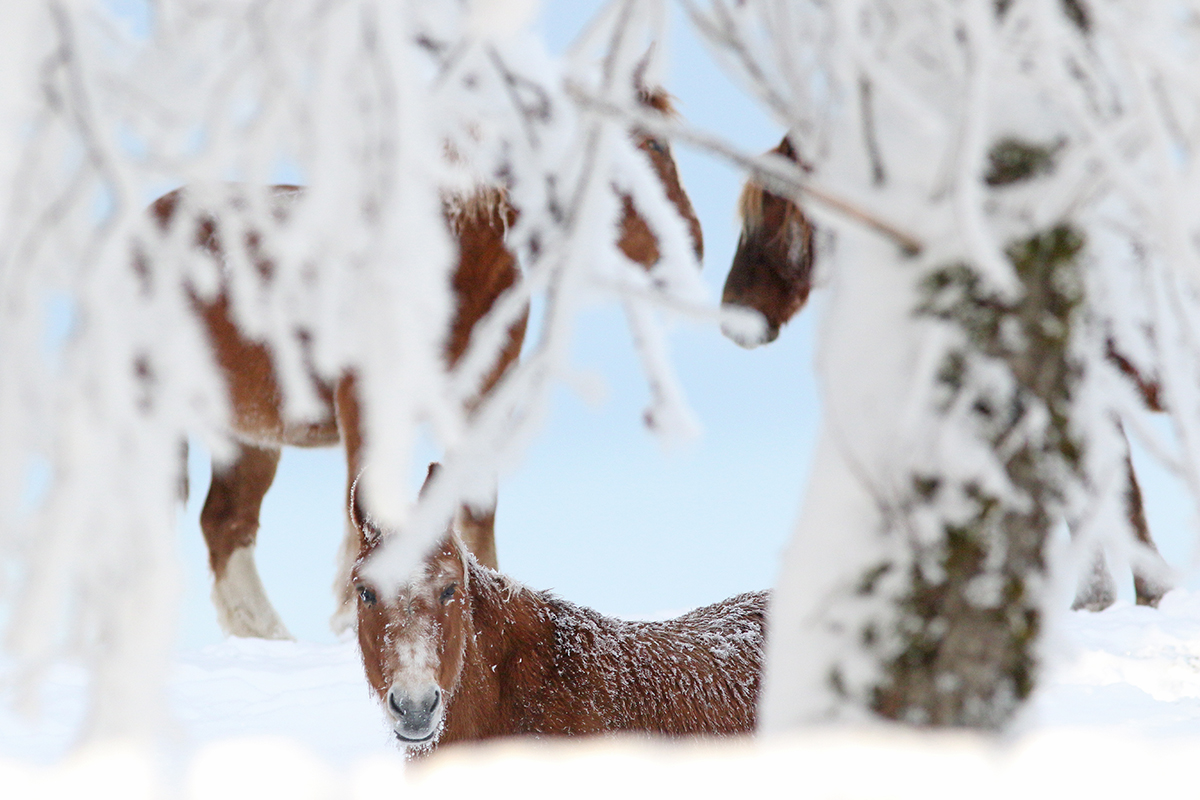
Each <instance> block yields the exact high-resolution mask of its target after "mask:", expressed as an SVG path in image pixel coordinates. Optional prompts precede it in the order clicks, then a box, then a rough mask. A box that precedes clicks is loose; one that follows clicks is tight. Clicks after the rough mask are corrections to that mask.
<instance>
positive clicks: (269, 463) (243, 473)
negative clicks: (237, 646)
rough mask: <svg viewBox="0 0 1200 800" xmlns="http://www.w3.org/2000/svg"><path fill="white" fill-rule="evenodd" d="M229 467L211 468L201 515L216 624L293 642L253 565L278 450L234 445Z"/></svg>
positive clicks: (243, 633)
mask: <svg viewBox="0 0 1200 800" xmlns="http://www.w3.org/2000/svg"><path fill="white" fill-rule="evenodd" d="M235 447H236V448H237V455H236V457H235V458H234V459H233V461H231V462H230V463H228V464H221V465H218V464H215V463H214V464H213V476H212V485H211V486H210V487H209V490H208V497H207V498H205V500H204V509H203V510H202V511H201V512H200V527H201V529H202V530H203V531H204V540H205V542H207V544H208V561H209V565H210V566H211V567H212V571H213V591H212V597H213V605H215V606H216V608H217V622H218V623H219V624H220V625H221V630H222V631H224V632H225V634H226V635H229V636H245V637H257V638H260V639H291V638H292V635H291V634H290V633H288V630H287V628H286V627H284V625H283V621H282V620H280V619H279V615H278V614H277V613H276V612H275V609H274V608H273V607H272V606H271V601H270V600H268V599H267V593H266V591H265V590H264V589H263V585H262V580H261V579H260V578H259V577H258V570H257V569H256V568H255V566H254V543H255V539H256V538H257V536H258V515H259V511H260V509H261V508H262V500H263V496H264V495H265V494H266V493H267V489H269V488H270V486H271V481H272V480H274V479H275V468H276V467H277V466H278V465H279V450H278V449H266V448H261V447H254V446H252V445H244V444H237V445H235Z"/></svg>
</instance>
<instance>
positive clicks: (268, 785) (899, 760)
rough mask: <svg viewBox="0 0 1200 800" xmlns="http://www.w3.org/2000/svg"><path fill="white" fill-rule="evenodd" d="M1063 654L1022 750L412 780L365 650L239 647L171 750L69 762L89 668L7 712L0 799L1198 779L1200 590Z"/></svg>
mask: <svg viewBox="0 0 1200 800" xmlns="http://www.w3.org/2000/svg"><path fill="white" fill-rule="evenodd" d="M1057 650H1058V658H1059V660H1060V664H1059V667H1058V668H1057V669H1055V670H1053V671H1052V672H1051V673H1050V674H1049V675H1048V676H1047V678H1046V680H1045V682H1044V684H1043V687H1042V690H1041V691H1040V692H1039V694H1038V696H1037V698H1036V699H1035V701H1034V702H1033V703H1032V704H1031V707H1030V710H1029V713H1028V715H1027V716H1026V718H1025V719H1024V720H1023V721H1022V731H1023V732H1022V733H1021V734H1020V735H1016V736H1013V737H1011V738H1010V739H1008V740H1005V741H1002V742H997V741H995V740H992V739H986V738H982V737H977V736H973V735H969V734H937V735H932V734H919V733H915V732H912V731H907V730H903V729H891V728H883V729H871V730H848V729H840V730H822V731H813V732H809V733H806V734H804V735H800V736H795V737H791V738H780V739H763V740H759V741H757V742H756V741H751V740H740V741H734V742H728V741H727V742H725V743H720V744H718V743H711V742H710V743H699V744H696V743H692V744H667V743H663V742H647V741H645V740H637V739H632V738H620V739H608V740H591V741H582V740H576V741H571V742H567V741H563V742H554V743H549V744H538V743H534V742H508V743H502V744H497V745H492V746H488V747H478V748H458V749H447V750H446V751H445V752H443V753H442V754H440V755H438V756H437V757H435V758H433V759H430V760H429V761H427V762H424V763H420V764H417V765H415V766H413V767H411V768H408V769H406V767H405V764H404V762H403V759H402V757H401V755H400V753H399V752H398V751H397V750H396V749H395V747H394V746H393V745H392V744H391V742H390V740H389V738H388V733H387V730H386V727H385V725H384V724H383V719H382V714H381V712H380V711H379V709H378V708H377V707H376V705H375V703H374V702H373V700H372V699H371V697H370V695H369V693H368V691H367V687H366V681H365V679H364V678H363V674H362V667H361V665H360V663H359V658H358V652H357V647H356V646H355V645H354V644H353V643H352V642H344V643H341V644H335V645H317V644H312V643H304V642H263V641H256V640H239V639H231V640H228V641H226V642H225V643H224V644H221V645H218V646H215V647H209V648H205V649H204V650H200V651H194V652H189V653H185V654H183V655H181V656H180V657H179V658H178V659H177V663H176V666H175V671H174V677H173V679H172V681H171V684H170V695H171V700H172V705H173V710H174V713H175V717H176V720H177V728H176V730H175V731H174V732H173V733H172V734H171V735H170V736H168V737H166V738H165V739H164V741H163V742H161V743H159V744H158V746H157V747H156V748H154V749H138V748H134V747H132V746H119V745H109V746H107V747H101V748H93V749H87V750H83V751H81V752H76V753H74V754H73V755H70V756H65V757H64V755H63V754H65V753H68V752H69V751H70V745H71V742H72V736H73V735H74V731H75V730H77V725H78V722H79V719H80V718H81V716H82V703H83V701H84V699H85V697H86V692H85V685H84V679H83V673H82V671H81V670H78V669H74V668H68V667H60V668H56V669H55V670H53V671H52V672H51V674H50V675H49V676H48V680H47V683H46V685H45V687H44V690H43V692H42V700H43V708H42V716H41V717H40V720H35V721H32V722H31V721H28V720H25V719H22V718H20V717H17V716H16V715H15V714H13V713H12V712H11V711H8V710H0V798H3V800H23V799H24V798H70V799H71V800H75V799H76V798H83V797H86V798H95V797H110V796H114V797H121V798H129V800H138V799H139V798H174V797H179V798H187V800H205V799H207V798H214V800H237V799H238V798H243V797H245V798H254V800H264V799H265V798H288V800H299V799H303V798H371V800H378V799H379V798H382V797H399V798H403V797H447V796H452V797H460V798H469V797H472V796H474V795H475V794H476V793H478V795H479V796H487V797H488V798H489V799H491V798H497V799H498V798H504V797H522V798H527V797H528V798H536V797H556V798H557V797H572V798H573V797H582V798H587V797H604V798H605V800H611V798H613V797H620V798H622V800H626V798H635V797H654V798H655V800H662V798H663V797H676V796H684V797H687V796H693V797H741V796H752V797H753V796H756V795H758V794H761V793H764V792H770V793H771V794H772V796H773V795H776V794H783V793H786V794H788V795H789V796H802V797H805V798H817V799H819V798H840V799H851V800H853V799H857V798H861V799H862V800H867V799H868V798H887V799H888V800H903V799H904V798H910V797H911V798H921V800H931V799H932V798H956V799H957V798H962V797H971V798H991V797H997V798H999V797H1006V798H1011V797H1021V798H1023V800H1028V799H1029V798H1040V797H1054V798H1055V799H1056V800H1061V798H1063V797H1082V796H1088V797H1091V798H1103V797H1122V798H1123V800H1124V798H1128V797H1131V796H1154V793H1155V792H1158V793H1160V794H1164V795H1167V794H1168V793H1169V794H1170V796H1174V795H1177V794H1178V793H1179V792H1178V790H1179V788H1182V787H1188V786H1191V785H1193V784H1194V783H1195V777H1194V772H1195V770H1194V766H1193V764H1194V761H1195V753H1196V752H1200V593H1195V592H1184V591H1176V592H1173V593H1171V594H1170V595H1168V596H1167V597H1166V598H1165V599H1164V601H1163V604H1162V608H1161V609H1159V610H1157V611H1156V610H1152V609H1146V608H1138V607H1135V606H1130V605H1127V604H1120V605H1118V606H1115V607H1114V608H1112V609H1110V610H1108V611H1106V612H1104V613H1101V614H1090V613H1087V612H1078V613H1070V614H1068V615H1067V616H1066V619H1065V630H1064V631H1063V635H1062V636H1061V637H1060V641H1059V643H1058V646H1057ZM1172 790H1173V791H1172ZM485 793H486V794H485Z"/></svg>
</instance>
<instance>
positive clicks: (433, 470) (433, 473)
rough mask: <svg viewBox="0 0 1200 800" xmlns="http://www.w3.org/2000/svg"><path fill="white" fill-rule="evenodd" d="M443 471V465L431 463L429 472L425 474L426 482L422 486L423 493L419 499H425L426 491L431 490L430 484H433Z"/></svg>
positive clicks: (419, 495) (421, 492)
mask: <svg viewBox="0 0 1200 800" xmlns="http://www.w3.org/2000/svg"><path fill="white" fill-rule="evenodd" d="M441 471H442V465H441V464H439V463H438V462H436V461H430V462H429V471H428V472H426V473H425V482H424V483H422V484H421V491H420V492H419V493H418V495H417V496H418V497H424V496H425V491H426V490H427V489H428V488H429V484H431V483H433V479H434V478H435V477H437V474H438V473H439V472H441Z"/></svg>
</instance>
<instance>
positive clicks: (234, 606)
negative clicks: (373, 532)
mask: <svg viewBox="0 0 1200 800" xmlns="http://www.w3.org/2000/svg"><path fill="white" fill-rule="evenodd" d="M639 99H640V101H641V103H642V104H643V105H644V106H646V107H647V108H648V109H651V110H653V111H655V112H657V113H660V114H663V115H671V114H672V113H673V111H672V108H671V103H670V100H669V97H668V95H667V94H666V93H665V92H663V91H661V90H647V89H641V90H639ZM631 135H632V136H633V137H634V140H635V142H636V144H637V147H638V148H639V149H640V150H641V151H642V152H643V153H644V154H645V155H646V157H647V158H648V160H649V163H650V165H651V166H652V168H653V169H654V172H655V174H656V175H657V177H658V179H659V181H660V183H661V184H662V187H663V190H664V192H665V194H666V196H667V198H668V199H669V200H670V201H671V203H672V204H673V205H674V207H675V209H676V211H677V212H678V213H679V215H680V217H681V218H682V219H683V220H684V221H685V223H686V224H687V226H688V230H689V233H690V235H691V238H692V244H693V249H694V252H695V254H696V258H697V260H699V259H701V258H702V257H703V252H704V244H703V235H702V233H701V230H700V222H699V219H698V218H697V217H696V214H695V211H694V210H693V208H692V204H691V200H690V199H689V198H688V196H687V193H686V192H685V191H684V189H683V185H682V183H681V181H680V179H679V175H678V171H677V169H676V166H675V161H674V158H673V157H672V155H671V151H670V148H669V146H668V145H667V144H666V143H665V142H662V141H660V140H658V139H656V138H654V137H653V136H651V135H649V134H648V133H646V132H644V131H641V130H637V129H635V130H633V131H632V132H631ZM230 191H231V193H233V194H234V195H235V197H234V198H233V201H232V202H231V203H230V204H231V205H233V206H234V207H236V206H237V198H236V195H237V193H238V192H242V193H244V192H245V191H246V189H245V188H244V187H236V186H235V187H231V188H230ZM270 192H271V195H272V197H271V211H272V213H273V214H274V215H275V216H276V217H277V218H279V219H285V218H286V216H287V212H288V208H289V206H290V205H291V204H292V203H295V202H297V201H298V200H299V199H300V198H301V197H302V195H303V193H304V189H303V188H302V187H299V186H290V185H280V186H275V187H271V189H270ZM193 194H194V193H193V192H189V190H188V189H187V188H186V187H184V188H180V189H176V190H174V191H172V192H169V193H167V194H165V195H163V196H162V197H160V198H158V199H157V200H155V201H154V202H153V203H152V204H151V205H150V209H149V213H150V216H151V218H152V227H153V226H156V227H157V232H158V234H159V235H161V236H162V237H164V238H165V237H166V236H168V235H171V231H172V229H173V228H174V227H175V226H190V229H191V232H190V233H189V232H188V230H187V229H185V230H184V234H185V235H186V236H187V237H189V241H190V243H191V246H192V247H193V248H194V249H195V250H196V251H197V253H198V254H200V255H203V256H206V257H209V258H212V259H214V260H215V261H216V262H217V263H218V264H222V265H225V266H222V269H227V268H228V265H229V264H248V265H251V267H252V268H254V269H257V270H258V271H259V273H260V277H262V278H263V280H266V281H269V280H270V276H271V274H272V272H273V270H274V262H273V260H272V257H271V254H270V253H268V252H265V250H264V244H263V241H262V237H261V236H259V235H257V234H255V233H250V234H249V235H247V236H244V237H242V238H238V237H231V236H228V235H222V220H221V218H220V214H219V213H218V212H215V211H213V210H210V209H206V208H204V207H203V205H202V204H197V203H194V202H193V201H192V195H193ZM621 199H622V202H623V209H622V217H621V220H620V226H619V228H618V231H619V234H618V235H619V239H618V240H617V244H618V246H619V248H620V249H621V251H622V252H623V253H624V255H625V256H626V257H627V258H629V259H630V260H631V261H633V262H634V263H637V264H640V265H642V266H643V267H644V268H646V269H650V268H651V267H653V266H654V264H656V263H657V262H658V260H659V258H660V253H659V248H658V241H657V239H656V238H655V236H654V234H653V232H652V231H651V230H650V227H649V225H648V224H647V223H646V221H645V220H644V219H643V218H642V217H641V215H640V214H639V213H638V212H637V209H636V208H635V206H634V204H633V201H632V199H631V198H630V197H629V196H628V195H624V194H622V195H621ZM243 202H244V201H243ZM442 210H443V217H444V220H445V223H446V226H447V228H448V229H449V230H450V232H451V233H452V235H453V236H454V238H455V239H456V241H457V245H458V259H457V264H456V267H455V270H454V273H453V278H452V290H453V293H454V298H455V315H454V318H453V321H452V323H451V327H450V330H449V333H448V336H447V340H446V346H445V360H446V365H447V368H453V367H454V365H455V364H456V363H457V362H458V359H459V358H460V357H461V356H462V354H463V353H464V352H465V351H466V349H467V346H468V344H469V342H470V338H471V332H472V331H473V329H474V327H475V325H476V323H478V322H479V320H481V319H482V318H483V317H484V316H486V315H487V313H488V312H489V311H490V310H491V308H492V306H493V304H494V303H495V302H496V300H497V299H498V298H499V297H500V296H501V295H502V294H503V293H504V292H505V291H507V290H508V289H509V288H510V287H512V286H513V285H514V284H515V283H516V281H517V280H518V279H519V276H520V270H519V267H518V265H517V259H516V257H515V256H514V254H513V253H512V252H511V251H510V249H509V248H508V247H507V245H506V243H505V233H506V232H507V230H508V229H509V228H510V227H512V226H513V225H514V224H515V223H516V221H517V219H518V217H519V214H520V211H519V209H516V208H514V207H513V206H512V205H511V204H510V203H509V202H508V199H507V196H506V193H505V192H504V190H503V189H502V188H500V187H494V186H483V187H479V188H477V189H476V190H475V191H473V192H472V193H470V194H468V195H467V196H465V197H461V196H451V197H447V198H446V199H445V201H444V203H443V209H442ZM231 248H240V249H241V252H240V253H236V255H238V256H239V257H238V258H229V257H228V256H229V255H231V253H230V250H231ZM145 258H147V256H146V255H145V253H139V254H138V255H137V256H136V257H135V268H136V269H138V270H140V271H145V270H147V269H148V266H149V265H148V264H147V263H145V261H144V259H145ZM222 275H223V277H222V279H221V280H222V282H221V285H220V286H219V288H218V290H217V291H216V292H215V294H208V295H205V294H202V293H200V292H197V291H194V290H191V289H189V293H190V300H191V305H192V309H193V311H194V313H195V315H196V317H197V318H198V319H199V321H200V322H201V324H202V327H203V328H204V330H205V332H206V334H207V337H208V341H209V344H210V346H211V350H212V354H213V357H214V360H215V362H216V365H217V367H218V370H219V372H220V374H221V375H222V377H223V379H224V382H225V385H226V389H227V391H228V396H229V405H230V408H231V414H230V417H229V420H228V424H227V427H226V430H225V431H224V435H225V436H226V438H228V439H229V441H230V443H231V444H232V447H233V457H232V458H231V459H229V460H228V461H221V462H216V461H214V463H213V466H212V483H211V486H210V488H209V492H208V496H207V497H206V499H205V502H204V507H203V510H202V511H201V514H200V526H201V529H202V530H203V533H204V539H205V543H206V545H207V548H208V554H209V566H210V568H211V570H212V574H213V590H212V596H213V602H214V605H215V606H216V609H217V618H218V622H219V624H220V626H221V629H222V630H223V632H224V633H225V634H226V635H234V636H243V637H260V638H266V639H286V638H291V636H290V634H289V633H288V631H287V628H286V627H285V626H284V624H283V622H282V620H281V619H280V618H279V615H278V614H277V613H276V611H275V609H274V608H273V606H272V605H271V602H270V600H269V599H268V598H267V595H266V592H265V590H264V588H263V585H262V581H261V580H260V578H259V575H258V571H257V568H256V566H255V563H254V546H255V542H256V540H257V535H258V527H259V512H260V509H261V506H262V501H263V497H264V496H265V495H266V492H267V490H268V489H269V488H270V486H271V483H272V481H273V480H274V477H275V471H276V468H277V466H278V464H279V459H280V455H281V449H282V448H283V447H285V446H289V447H332V446H336V445H338V444H339V443H340V444H341V445H342V446H343V448H344V450H345V457H346V465H347V475H348V476H355V475H357V474H358V473H359V471H360V469H361V467H362V458H361V453H362V448H363V441H364V436H365V431H364V430H363V428H362V425H361V415H360V411H359V401H358V394H357V390H356V379H357V376H356V375H355V374H354V372H353V371H348V372H347V373H345V374H343V375H340V376H337V377H336V379H333V380H330V379H327V378H325V377H323V376H320V375H318V374H317V373H316V371H315V370H311V369H310V370H309V372H310V378H311V382H312V385H313V388H314V390H315V392H316V396H317V397H318V399H319V401H320V405H321V409H320V413H319V414H318V415H317V417H316V418H315V419H311V420H304V421H299V422H298V421H295V420H289V419H286V418H285V416H284V411H283V402H282V400H283V395H282V390H281V388H280V381H279V377H278V374H277V372H276V367H275V364H274V363H273V360H272V354H271V350H270V348H269V347H268V346H267V345H266V344H265V343H263V342H261V341H258V340H256V339H254V338H253V337H252V336H249V335H247V334H246V333H245V332H244V331H243V330H242V329H241V327H240V326H239V325H238V322H237V320H236V319H235V318H234V317H233V315H232V313H231V305H232V302H231V301H232V294H231V293H232V291H233V282H232V281H231V280H230V279H229V276H228V275H227V274H224V273H222ZM527 319H528V313H526V315H525V316H523V317H522V318H521V319H519V320H518V321H517V322H516V323H514V325H513V326H512V327H511V329H510V330H509V332H508V338H507V341H506V342H505V344H504V346H503V348H502V350H501V352H500V354H499V356H498V358H497V361H496V363H495V365H494V366H493V367H492V369H491V371H490V373H489V374H488V377H487V378H486V380H484V382H483V384H482V386H481V387H480V391H479V394H478V395H477V396H476V397H474V398H471V399H469V400H468V401H467V406H468V408H467V410H468V412H469V411H470V410H471V409H472V408H474V407H475V406H477V405H478V404H479V402H480V401H481V400H482V398H484V397H486V396H487V394H488V392H490V391H491V390H492V388H493V387H494V386H495V385H496V384H497V383H498V382H499V381H500V379H501V378H502V377H503V376H504V375H505V373H506V372H507V371H508V370H509V369H510V368H511V366H512V365H513V364H514V363H515V362H516V360H517V357H518V355H519V354H520V351H521V345H522V343H523V341H524V336H525V326H526V321H527ZM348 495H349V480H348V481H347V497H348ZM462 520H463V524H462V529H461V534H462V537H463V540H464V541H465V543H466V545H467V547H468V548H469V549H470V550H471V552H473V553H474V554H475V555H476V557H477V558H478V559H479V560H480V561H481V562H483V563H485V564H487V565H489V566H492V567H495V566H497V558H496V546H495V505H494V504H493V505H492V506H491V507H490V508H487V509H483V510H473V509H469V508H467V509H464V512H463V514H462ZM360 538H361V533H360V532H358V531H356V530H355V529H354V528H353V526H351V525H348V526H347V529H346V536H345V539H344V541H343V544H342V547H341V553H340V558H339V569H338V573H337V577H336V578H335V581H334V591H335V593H336V594H337V596H338V597H339V600H340V603H339V608H338V611H337V612H336V613H335V615H334V619H333V627H334V629H335V630H336V631H339V632H340V631H342V630H345V629H347V628H348V627H349V626H350V625H351V624H353V619H354V612H353V602H354V595H353V591H352V589H351V586H350V582H349V570H350V566H351V564H352V563H353V561H354V558H355V556H356V555H357V553H358V551H359V549H360V542H359V539H360Z"/></svg>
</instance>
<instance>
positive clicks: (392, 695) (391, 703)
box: [388, 692, 404, 717]
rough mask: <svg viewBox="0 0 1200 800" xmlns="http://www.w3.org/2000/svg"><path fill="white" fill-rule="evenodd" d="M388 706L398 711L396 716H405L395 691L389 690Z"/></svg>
mask: <svg viewBox="0 0 1200 800" xmlns="http://www.w3.org/2000/svg"><path fill="white" fill-rule="evenodd" d="M388 706H389V707H390V708H391V709H392V711H395V712H396V716H399V717H403V716H404V709H403V708H401V707H400V704H399V703H397V702H396V695H395V693H393V692H388Z"/></svg>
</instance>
